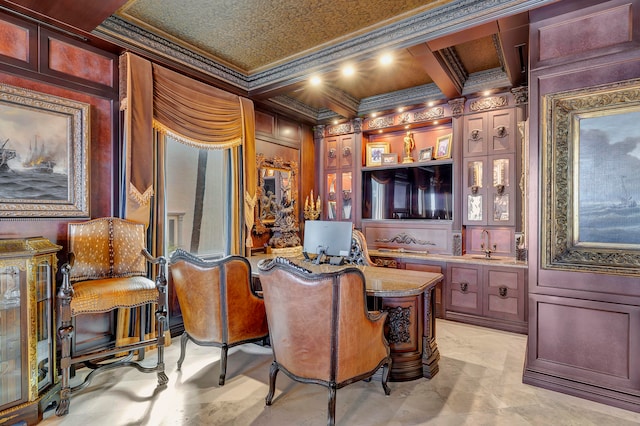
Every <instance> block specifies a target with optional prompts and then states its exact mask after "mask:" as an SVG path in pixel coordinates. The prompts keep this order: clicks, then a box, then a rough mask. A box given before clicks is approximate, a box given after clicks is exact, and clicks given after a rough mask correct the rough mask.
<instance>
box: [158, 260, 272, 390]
mask: <svg viewBox="0 0 640 426" xmlns="http://www.w3.org/2000/svg"><path fill="white" fill-rule="evenodd" d="M169 271H170V275H171V283H172V284H171V285H172V286H173V288H174V289H175V292H176V295H177V296H178V303H179V304H180V310H181V311H182V319H183V322H184V329H185V331H184V333H183V334H182V337H181V339H180V358H179V359H178V370H180V368H181V367H182V362H183V361H184V357H185V349H186V346H187V341H189V340H191V341H192V342H194V343H195V344H197V345H203V346H217V347H220V348H221V355H220V379H219V381H218V383H219V384H220V386H223V385H224V382H225V376H226V372H227V352H228V350H229V348H230V347H233V346H236V345H241V344H244V343H250V342H256V341H260V340H262V341H265V342H266V340H267V337H268V336H269V329H268V327H267V317H266V314H265V308H264V301H263V299H262V298H261V297H259V296H258V295H257V294H256V293H255V292H254V291H253V289H252V287H251V264H250V263H249V261H247V259H245V258H244V257H241V256H227V257H224V258H222V259H217V260H209V261H206V260H202V259H200V258H199V257H197V256H194V255H192V254H190V253H187V252H186V251H184V250H182V249H178V250H176V251H175V252H174V253H173V254H172V255H171V258H170V261H169Z"/></svg>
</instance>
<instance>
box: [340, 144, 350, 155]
mask: <svg viewBox="0 0 640 426" xmlns="http://www.w3.org/2000/svg"><path fill="white" fill-rule="evenodd" d="M350 155H351V148H349V147H348V146H345V147H344V148H342V156H343V157H348V156H350Z"/></svg>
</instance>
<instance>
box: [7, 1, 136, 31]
mask: <svg viewBox="0 0 640 426" xmlns="http://www.w3.org/2000/svg"><path fill="white" fill-rule="evenodd" d="M126 2H127V0H99V1H77V0H55V1H42V0H2V1H0V6H6V7H7V8H9V9H11V10H15V11H18V12H21V13H24V14H25V15H27V16H30V17H32V18H34V19H37V20H40V21H41V22H46V23H48V24H51V25H55V26H59V27H63V28H64V29H68V28H70V29H72V30H73V29H76V30H81V31H84V32H86V33H90V32H91V31H93V30H94V29H95V28H96V27H97V26H98V25H100V24H101V23H102V21H104V20H105V19H107V18H108V17H109V16H111V15H113V13H114V12H115V11H116V10H118V9H119V8H120V7H122V6H123V5H124V4H125V3H126ZM65 27H67V28H65Z"/></svg>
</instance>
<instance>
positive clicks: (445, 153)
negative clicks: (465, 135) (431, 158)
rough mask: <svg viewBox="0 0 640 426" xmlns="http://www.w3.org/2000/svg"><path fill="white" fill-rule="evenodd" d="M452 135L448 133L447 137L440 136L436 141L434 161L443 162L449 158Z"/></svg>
mask: <svg viewBox="0 0 640 426" xmlns="http://www.w3.org/2000/svg"><path fill="white" fill-rule="evenodd" d="M452 136H453V135H452V134H451V133H449V134H448V135H444V136H440V137H439V138H438V139H437V141H436V154H435V159H436V160H444V159H447V158H451V142H452V140H453V137H452Z"/></svg>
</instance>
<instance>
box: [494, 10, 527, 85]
mask: <svg viewBox="0 0 640 426" xmlns="http://www.w3.org/2000/svg"><path fill="white" fill-rule="evenodd" d="M498 26H499V28H500V31H499V32H498V37H499V38H500V45H501V46H502V57H503V58H504V66H505V72H506V74H507V77H508V78H509V81H510V82H511V84H512V85H513V86H514V87H516V86H520V85H521V84H523V83H526V79H527V69H528V63H527V61H528V57H529V48H528V40H529V14H528V12H525V13H521V14H519V15H514V16H509V17H507V18H504V19H500V20H498Z"/></svg>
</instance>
